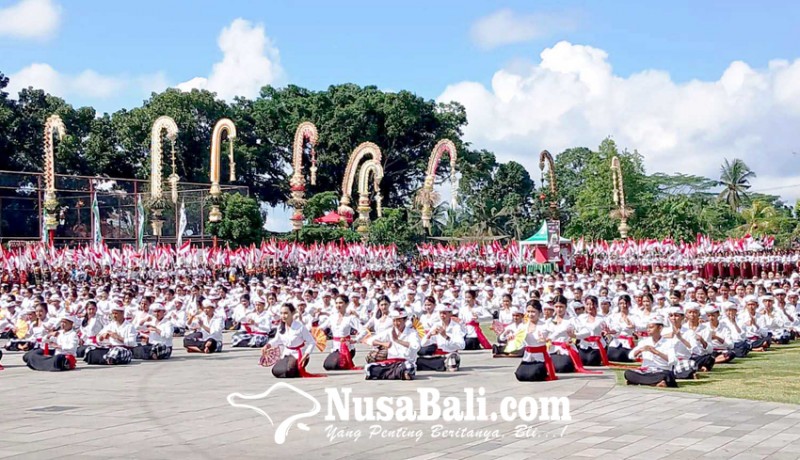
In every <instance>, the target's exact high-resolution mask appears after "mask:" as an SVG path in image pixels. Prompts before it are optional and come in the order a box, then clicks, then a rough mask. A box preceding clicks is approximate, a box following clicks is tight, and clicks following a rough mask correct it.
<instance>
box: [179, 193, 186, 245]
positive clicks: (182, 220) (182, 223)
mask: <svg viewBox="0 0 800 460" xmlns="http://www.w3.org/2000/svg"><path fill="white" fill-rule="evenodd" d="M179 219H180V220H179V221H178V247H180V246H181V242H182V241H183V232H185V231H186V224H187V222H186V203H185V202H184V201H183V200H181V215H180V218H179Z"/></svg>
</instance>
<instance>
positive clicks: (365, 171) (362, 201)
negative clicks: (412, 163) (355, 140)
mask: <svg viewBox="0 0 800 460" xmlns="http://www.w3.org/2000/svg"><path fill="white" fill-rule="evenodd" d="M370 177H372V190H373V191H374V192H375V207H376V210H377V213H378V217H381V215H382V214H383V213H382V210H381V200H382V199H383V197H381V181H382V180H383V167H382V166H381V164H380V163H378V162H377V161H375V160H367V161H365V162H364V165H363V166H361V170H360V171H359V174H358V227H357V229H356V231H358V233H360V234H361V235H362V237H364V238H366V237H367V233H368V232H369V211H370V209H372V208H371V207H370V201H369V179H370Z"/></svg>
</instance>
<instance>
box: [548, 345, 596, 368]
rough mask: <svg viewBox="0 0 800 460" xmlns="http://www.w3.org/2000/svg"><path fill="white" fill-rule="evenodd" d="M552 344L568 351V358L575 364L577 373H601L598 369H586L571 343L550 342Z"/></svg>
mask: <svg viewBox="0 0 800 460" xmlns="http://www.w3.org/2000/svg"><path fill="white" fill-rule="evenodd" d="M552 344H553V346H555V347H559V348H561V349H563V350H567V353H569V358H570V359H571V360H572V365H573V366H575V372H577V373H579V374H594V375H600V374H602V372H600V371H590V370H586V368H585V367H583V361H581V356H580V355H579V354H578V350H576V349H575V347H573V346H572V345H570V344H568V343H566V342H552Z"/></svg>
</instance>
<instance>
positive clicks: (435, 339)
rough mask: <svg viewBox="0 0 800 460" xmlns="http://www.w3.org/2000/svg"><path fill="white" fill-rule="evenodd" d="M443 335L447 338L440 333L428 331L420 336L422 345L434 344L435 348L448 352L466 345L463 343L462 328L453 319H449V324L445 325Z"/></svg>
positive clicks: (461, 348)
mask: <svg viewBox="0 0 800 460" xmlns="http://www.w3.org/2000/svg"><path fill="white" fill-rule="evenodd" d="M445 335H447V338H445V337H443V336H442V335H441V334H436V335H431V331H428V332H426V333H425V336H424V337H423V338H422V346H423V347H425V346H428V345H436V348H438V349H440V350H442V351H446V352H448V353H453V352H456V351H459V350H463V349H464V347H465V346H466V344H465V343H464V328H463V327H461V325H460V324H458V323H456V322H455V321H453V320H450V324H448V325H447V327H445Z"/></svg>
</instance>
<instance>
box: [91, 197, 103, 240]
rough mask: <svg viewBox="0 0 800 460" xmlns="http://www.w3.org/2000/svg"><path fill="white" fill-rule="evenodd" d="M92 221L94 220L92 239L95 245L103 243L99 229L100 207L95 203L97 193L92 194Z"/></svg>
mask: <svg viewBox="0 0 800 460" xmlns="http://www.w3.org/2000/svg"><path fill="white" fill-rule="evenodd" d="M92 220H94V238H92V240H93V242H94V244H95V245H99V244H101V243H102V242H103V232H102V229H101V228H100V206H99V204H98V203H97V192H92Z"/></svg>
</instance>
